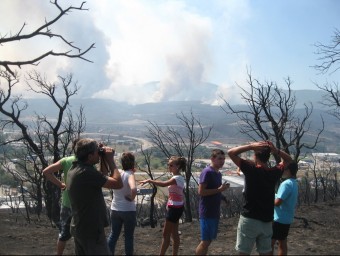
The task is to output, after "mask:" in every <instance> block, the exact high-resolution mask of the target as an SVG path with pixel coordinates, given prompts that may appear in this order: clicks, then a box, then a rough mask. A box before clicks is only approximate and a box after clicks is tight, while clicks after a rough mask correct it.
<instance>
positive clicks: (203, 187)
mask: <svg viewBox="0 0 340 256" xmlns="http://www.w3.org/2000/svg"><path fill="white" fill-rule="evenodd" d="M229 187H230V184H229V183H224V184H222V185H221V186H219V187H218V188H210V189H207V184H205V183H201V184H199V185H198V194H199V195H200V196H211V195H215V194H217V193H221V192H223V191H224V190H226V189H227V188H229Z"/></svg>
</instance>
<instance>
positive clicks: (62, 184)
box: [43, 156, 76, 255]
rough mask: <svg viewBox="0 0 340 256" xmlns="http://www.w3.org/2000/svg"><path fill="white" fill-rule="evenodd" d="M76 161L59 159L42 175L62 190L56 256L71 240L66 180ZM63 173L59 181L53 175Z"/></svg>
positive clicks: (72, 157)
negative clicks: (62, 177)
mask: <svg viewBox="0 0 340 256" xmlns="http://www.w3.org/2000/svg"><path fill="white" fill-rule="evenodd" d="M75 160H76V157H75V156H68V157H64V158H62V159H60V160H59V161H58V162H55V163H53V164H51V165H49V166H47V167H46V168H45V169H44V170H43V174H44V176H45V177H46V179H48V180H49V181H50V182H52V183H53V184H55V185H56V186H57V187H59V188H60V189H61V190H62V200H61V208H60V222H59V225H58V226H59V237H58V241H57V255H62V254H63V252H64V249H65V246H66V241H67V240H69V239H70V238H71V233H70V223H71V219H72V211H71V202H70V198H69V195H68V191H67V190H66V179H67V172H68V170H69V169H70V168H71V166H72V163H73V162H74V161H75ZM60 170H62V171H63V176H64V179H63V181H60V180H59V179H57V177H56V176H55V175H54V173H55V172H59V171H60Z"/></svg>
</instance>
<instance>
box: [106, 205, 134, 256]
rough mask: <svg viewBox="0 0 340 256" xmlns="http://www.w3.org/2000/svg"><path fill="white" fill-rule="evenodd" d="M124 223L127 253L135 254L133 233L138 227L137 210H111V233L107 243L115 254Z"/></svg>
mask: <svg viewBox="0 0 340 256" xmlns="http://www.w3.org/2000/svg"><path fill="white" fill-rule="evenodd" d="M123 224H124V237H125V254H126V255H133V234H134V232H135V227H136V212H135V211H128V212H123V211H114V210H111V233H110V235H109V237H108V239H107V244H108V246H109V249H110V251H111V253H112V254H113V255H114V253H115V248H116V244H117V241H118V238H119V235H120V231H121V230H122V226H123Z"/></svg>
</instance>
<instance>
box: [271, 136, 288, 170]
mask: <svg viewBox="0 0 340 256" xmlns="http://www.w3.org/2000/svg"><path fill="white" fill-rule="evenodd" d="M268 145H269V147H270V151H271V152H272V153H273V154H276V155H278V156H279V157H280V158H281V159H282V163H283V164H284V165H287V164H288V163H290V162H291V161H292V157H291V156H290V155H289V154H287V153H286V152H285V151H283V150H280V149H277V148H276V147H275V146H274V144H273V143H272V142H270V141H268Z"/></svg>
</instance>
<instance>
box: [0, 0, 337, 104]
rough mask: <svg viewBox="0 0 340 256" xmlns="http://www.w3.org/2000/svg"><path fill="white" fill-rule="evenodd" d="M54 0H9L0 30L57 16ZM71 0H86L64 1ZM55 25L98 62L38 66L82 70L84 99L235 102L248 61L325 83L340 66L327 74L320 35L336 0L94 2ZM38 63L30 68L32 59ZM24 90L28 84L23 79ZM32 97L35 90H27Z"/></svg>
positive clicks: (26, 48) (27, 52)
mask: <svg viewBox="0 0 340 256" xmlns="http://www.w3.org/2000/svg"><path fill="white" fill-rule="evenodd" d="M49 2H50V1H46V0H30V1H23V0H1V2H0V36H3V35H5V34H10V33H12V34H15V33H17V32H18V31H19V29H20V28H21V26H22V25H23V24H24V22H26V27H25V28H24V31H23V32H30V31H33V30H35V29H36V28H37V25H41V24H42V23H43V22H44V20H45V18H47V19H48V20H50V19H51V18H52V17H55V16H56V15H57V13H58V12H57V11H58V10H57V9H56V8H55V7H54V6H53V5H52V4H50V3H49ZM58 2H59V3H60V5H62V6H63V7H67V6H69V5H70V4H72V5H74V6H77V5H79V4H80V3H81V1H77V0H62V1H58ZM85 7H88V8H89V11H84V12H79V11H73V12H72V13H70V14H69V15H68V16H67V17H63V18H62V20H60V22H58V23H57V24H56V25H55V26H52V27H51V30H52V32H55V33H56V32H60V33H63V34H64V35H65V37H66V38H67V39H69V40H71V41H74V42H75V44H76V45H79V46H81V47H83V48H86V47H88V46H89V45H90V44H92V43H95V44H96V48H95V49H93V50H92V51H91V52H90V53H89V54H88V55H87V57H88V58H89V59H91V60H92V61H93V62H94V63H87V62H84V61H80V60H75V59H65V58H52V59H51V58H50V59H48V60H43V61H41V62H40V64H39V69H40V70H42V71H43V72H44V73H45V74H46V76H47V77H48V78H49V79H51V80H53V79H54V77H55V76H56V75H57V74H63V73H65V72H72V73H74V77H75V79H76V80H77V81H78V83H79V85H80V86H81V87H82V88H81V90H80V91H79V94H78V95H79V96H80V97H97V98H110V99H114V100H117V101H126V102H128V103H131V104H137V103H145V102H157V101H164V100H193V99H195V100H202V101H204V102H207V103H215V104H216V102H217V101H218V100H219V99H220V95H223V97H224V98H225V99H228V100H232V101H236V100H237V99H238V98H239V92H238V90H237V87H236V86H235V84H236V83H237V84H239V85H241V86H242V85H244V86H246V75H247V69H248V70H249V69H251V71H252V74H253V77H255V78H258V79H259V80H260V81H263V82H265V81H275V82H276V83H277V84H278V85H284V79H285V78H287V77H288V76H289V77H290V78H291V80H292V81H293V85H292V88H293V89H295V90H299V89H317V88H316V86H315V85H314V83H313V82H318V83H324V82H326V81H329V82H330V81H339V80H340V79H339V78H340V71H338V72H335V73H333V74H326V75H320V74H318V72H317V71H316V70H315V69H313V68H312V67H311V66H313V65H315V64H318V63H319V62H318V60H317V58H318V56H317V55H316V54H315V51H316V48H315V46H314V44H315V43H317V42H321V43H325V44H327V43H329V42H330V40H331V37H332V36H333V33H334V30H335V28H338V29H340V26H339V25H340V15H339V13H340V1H337V0H298V1H296V0H281V1H272V0H97V1H95V0H89V1H87V2H86V4H85ZM58 47H60V45H59V44H58V43H57V40H46V39H41V38H40V39H38V40H35V41H34V42H31V43H27V42H20V43H16V44H4V45H2V46H0V59H6V60H8V59H11V60H14V59H15V58H17V59H18V58H19V59H24V56H27V57H29V56H34V55H35V56H36V55H37V54H39V53H41V52H42V51H43V50H44V49H45V50H51V49H52V48H53V49H54V50H55V51H56V50H57V49H60V48H58ZM30 68H32V67H30ZM17 88H20V87H19V86H17ZM20 90H21V91H20V92H22V93H25V95H26V94H27V95H29V94H28V93H26V91H24V89H23V88H21V89H20Z"/></svg>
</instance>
